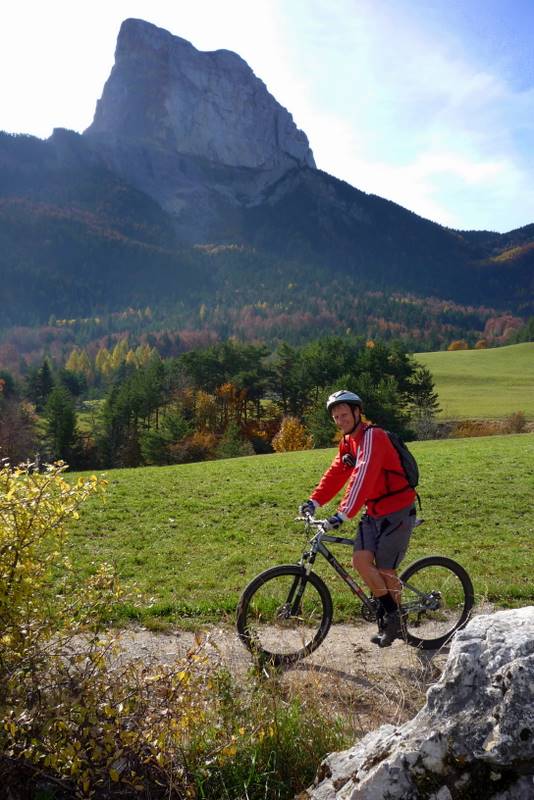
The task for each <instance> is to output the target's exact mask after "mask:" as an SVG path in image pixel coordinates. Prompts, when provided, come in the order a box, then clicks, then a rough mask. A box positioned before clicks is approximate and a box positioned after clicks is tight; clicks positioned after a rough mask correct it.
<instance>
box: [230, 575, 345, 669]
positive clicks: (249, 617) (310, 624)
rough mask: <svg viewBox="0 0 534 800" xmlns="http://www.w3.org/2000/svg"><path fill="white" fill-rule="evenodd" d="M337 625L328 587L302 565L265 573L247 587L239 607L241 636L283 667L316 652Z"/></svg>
mask: <svg viewBox="0 0 534 800" xmlns="http://www.w3.org/2000/svg"><path fill="white" fill-rule="evenodd" d="M331 624H332V597H331V595H330V592H329V590H328V587H327V586H326V584H325V583H324V581H322V580H321V578H319V577H318V575H316V574H315V573H313V572H310V573H309V574H306V571H305V570H304V568H303V567H301V566H299V565H298V564H282V565H280V566H278V567H271V568H270V569H267V570H265V572H262V573H260V574H259V575H258V576H257V577H256V578H254V579H253V580H252V581H251V582H250V583H249V585H248V586H247V587H246V588H245V590H244V591H243V594H242V595H241V599H240V600H239V604H238V607H237V631H238V634H239V637H240V639H241V641H242V642H243V644H244V645H245V646H246V647H248V649H249V650H250V651H251V652H252V653H253V654H254V655H255V656H256V657H257V658H259V659H260V660H261V661H264V662H265V661H266V662H268V663H270V664H272V665H273V666H277V667H278V666H282V665H286V664H292V663H294V662H295V661H298V660H299V659H301V658H304V657H305V656H307V655H309V654H310V653H311V652H313V651H314V650H315V649H316V648H317V647H319V645H320V644H321V642H322V641H323V639H324V638H325V636H326V634H327V633H328V631H329V629H330V625H331Z"/></svg>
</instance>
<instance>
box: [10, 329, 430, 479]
mask: <svg viewBox="0 0 534 800" xmlns="http://www.w3.org/2000/svg"><path fill="white" fill-rule="evenodd" d="M121 354H122V355H121ZM129 354H130V356H129ZM101 362H102V364H104V365H105V366H106V368H105V369H104V370H103V371H102V373H101V375H100V383H99V388H98V393H97V396H95V391H96V390H95V386H94V384H93V386H91V387H90V386H89V385H88V380H87V371H86V365H85V366H84V361H83V359H79V360H78V361H77V360H76V359H75V358H72V359H70V360H69V362H68V367H70V368H66V367H63V368H58V367H56V366H55V365H54V364H53V363H50V362H49V361H48V360H46V359H45V360H44V361H43V363H42V364H41V365H40V366H39V367H34V368H33V369H31V370H30V372H29V373H28V374H27V375H26V377H25V379H24V380H23V381H19V382H18V383H17V382H16V381H15V380H14V378H13V377H12V376H11V375H10V374H9V373H6V372H3V373H0V455H1V456H2V457H4V458H9V459H10V460H11V461H12V462H13V461H14V462H18V461H21V460H24V459H31V458H32V457H33V456H34V453H36V452H38V453H39V457H40V458H42V459H46V460H53V459H58V458H59V459H62V460H64V461H67V463H69V464H70V465H71V467H73V468H76V469H83V468H87V469H92V468H110V467H121V466H130V467H134V466H139V465H144V464H172V463H186V462H190V461H200V460H204V459H209V458H226V457H232V456H237V455H248V454H254V453H257V454H261V453H268V452H273V450H276V449H279V450H280V449H300V448H304V447H310V446H313V447H330V446H333V444H334V442H335V429H334V426H333V424H332V422H331V420H330V419H329V418H328V415H327V414H326V411H325V400H326V397H327V396H328V394H329V393H330V392H331V391H334V390H335V389H338V388H343V387H347V388H350V389H352V390H354V391H356V392H358V393H359V394H360V395H361V397H362V398H363V400H364V405H365V413H366V416H367V418H368V419H370V420H371V421H372V422H374V423H376V424H379V425H383V426H384V427H386V428H388V429H392V430H395V431H397V432H398V433H400V434H401V435H403V436H404V437H406V438H408V439H409V438H416V437H418V436H419V437H420V438H421V437H423V436H426V435H427V433H428V430H429V424H431V423H432V420H433V418H434V415H435V413H436V411H437V410H438V399H437V396H436V393H435V391H434V385H433V381H432V376H431V374H430V372H429V371H428V369H427V368H425V367H424V366H422V365H419V364H417V362H416V361H415V360H414V358H413V357H412V356H410V355H409V354H408V353H407V352H406V351H405V350H404V349H403V347H402V346H401V345H400V344H399V343H391V344H388V343H383V342H375V341H373V340H366V339H364V338H361V337H335V336H332V337H324V338H321V339H317V340H314V341H312V342H309V343H308V344H305V345H302V346H292V345H289V344H287V343H285V342H284V343H282V344H280V345H279V346H278V347H277V348H275V349H270V348H269V347H268V346H266V345H263V344H242V343H239V342H235V341H231V340H230V341H225V342H222V343H217V344H214V345H211V346H209V347H205V348H200V349H196V350H191V351H189V352H186V353H183V354H181V355H180V356H178V357H175V358H167V359H162V358H161V357H160V356H159V354H158V353H157V352H156V351H153V350H152V351H151V350H150V349H148V348H145V349H143V350H138V351H137V353H136V352H135V351H131V350H129V349H128V347H127V344H126V343H123V344H122V345H121V346H120V347H119V348H117V350H116V351H115V352H114V353H110V354H108V355H106V356H102V357H101ZM8 431H9V433H8ZM14 432H15V435H14Z"/></svg>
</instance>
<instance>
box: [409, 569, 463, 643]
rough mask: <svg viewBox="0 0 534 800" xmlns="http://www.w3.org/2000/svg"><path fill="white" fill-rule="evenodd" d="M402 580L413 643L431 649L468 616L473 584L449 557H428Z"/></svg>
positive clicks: (410, 637)
mask: <svg viewBox="0 0 534 800" xmlns="http://www.w3.org/2000/svg"><path fill="white" fill-rule="evenodd" d="M401 579H402V581H403V592H402V599H401V604H402V610H403V617H404V622H405V626H406V633H407V637H408V641H409V643H410V644H416V645H420V646H423V647H426V648H428V649H430V647H431V646H432V645H434V646H441V645H442V644H444V643H445V642H446V641H447V640H448V639H449V638H450V636H451V635H452V634H453V632H454V631H455V630H457V628H458V627H460V626H461V625H462V624H463V623H464V622H465V621H466V619H467V616H468V613H469V610H470V608H471V606H472V602H473V597H472V586H471V582H470V581H469V578H468V576H467V574H466V573H465V571H464V570H463V569H462V567H460V566H459V565H457V564H455V562H453V561H451V560H450V559H446V558H444V557H439V556H436V557H429V558H428V559H421V561H420V562H417V563H416V564H415V565H412V566H411V567H409V568H408V569H407V570H406V571H405V573H403V575H402V576H401Z"/></svg>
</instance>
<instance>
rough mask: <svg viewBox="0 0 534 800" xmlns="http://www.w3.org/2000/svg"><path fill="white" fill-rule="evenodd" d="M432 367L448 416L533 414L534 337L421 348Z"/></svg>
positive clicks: (420, 355) (530, 416)
mask: <svg viewBox="0 0 534 800" xmlns="http://www.w3.org/2000/svg"><path fill="white" fill-rule="evenodd" d="M415 357H416V359H417V360H418V361H420V362H421V363H422V364H424V365H425V366H427V367H428V368H429V369H430V371H431V372H432V376H433V378H434V382H435V385H436V390H437V392H438V395H439V401H440V404H441V408H442V413H441V416H442V418H444V419H502V418H504V417H507V416H509V415H510V414H512V413H513V412H515V411H523V412H524V413H525V415H526V416H527V418H528V419H530V420H532V419H534V342H525V343H524V344H516V345H511V346H509V347H498V348H493V349H490V350H456V351H454V352H439V353H417V354H416V356H415Z"/></svg>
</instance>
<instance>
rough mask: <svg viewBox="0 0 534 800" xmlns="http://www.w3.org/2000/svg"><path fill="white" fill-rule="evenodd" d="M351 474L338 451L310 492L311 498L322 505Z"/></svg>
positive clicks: (337, 490)
mask: <svg viewBox="0 0 534 800" xmlns="http://www.w3.org/2000/svg"><path fill="white" fill-rule="evenodd" d="M350 474H351V469H350V467H346V466H345V464H343V462H342V460H341V453H340V452H338V453H337V455H336V457H335V458H334V460H333V461H332V463H331V464H330V466H329V467H328V469H327V470H326V472H325V473H324V475H323V477H322V478H321V480H320V481H319V483H318V484H317V486H316V488H315V489H314V490H313V492H312V494H311V498H310V499H311V500H314V501H315V502H316V503H317V504H318V505H320V506H324V505H325V503H328V502H329V501H330V500H331V499H332V498H333V497H335V496H336V494H337V493H338V492H339V491H340V490H341V489H342V488H343V486H344V485H345V483H346V482H347V479H348V477H349V476H350Z"/></svg>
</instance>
